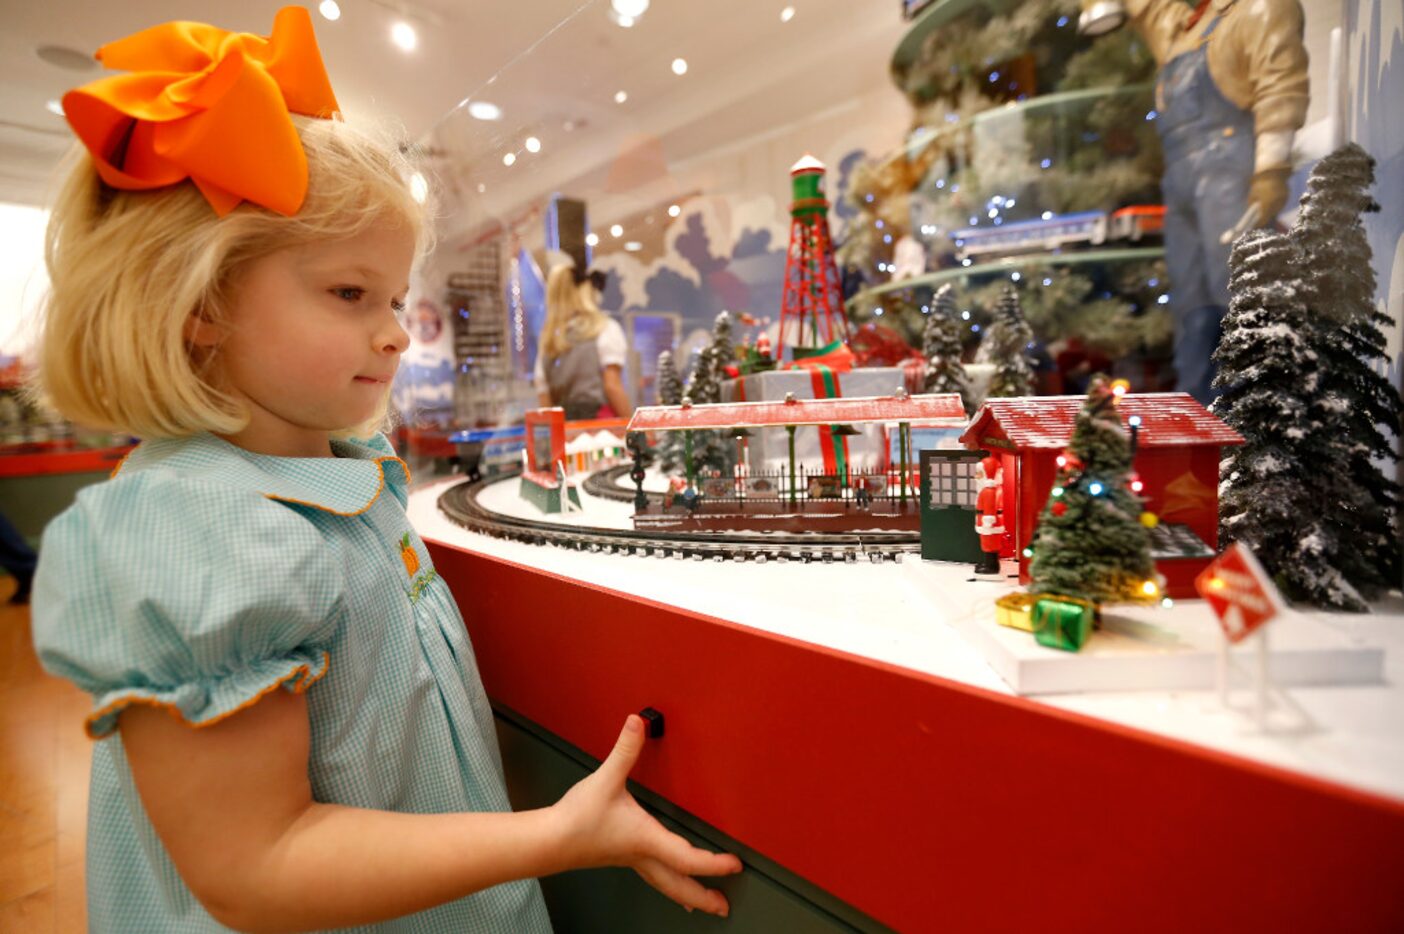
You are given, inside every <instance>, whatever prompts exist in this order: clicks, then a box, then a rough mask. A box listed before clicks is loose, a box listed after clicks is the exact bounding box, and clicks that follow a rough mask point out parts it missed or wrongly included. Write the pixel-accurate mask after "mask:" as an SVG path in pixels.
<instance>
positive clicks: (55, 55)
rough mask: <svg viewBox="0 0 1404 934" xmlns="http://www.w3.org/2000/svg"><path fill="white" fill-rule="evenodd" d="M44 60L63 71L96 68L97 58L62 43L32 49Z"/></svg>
mask: <svg viewBox="0 0 1404 934" xmlns="http://www.w3.org/2000/svg"><path fill="white" fill-rule="evenodd" d="M34 54H35V55H38V56H39V57H40V58H42V59H43V60H44V61H46V62H48V63H49V64H50V65H53V66H54V67H55V68H62V69H64V70H65V71H92V70H93V69H95V68H97V66H98V62H97V59H96V58H94V57H93V56H92V54H91V53H88V52H80V51H78V50H77V49H70V48H68V47H67V46H64V45H41V46H39V48H37V49H35V50H34Z"/></svg>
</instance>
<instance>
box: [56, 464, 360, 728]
mask: <svg viewBox="0 0 1404 934" xmlns="http://www.w3.org/2000/svg"><path fill="white" fill-rule="evenodd" d="M344 581H345V571H344V566H343V563H342V561H341V558H340V556H339V554H338V553H337V551H336V548H335V546H333V545H332V544H331V543H329V542H328V541H327V539H325V538H324V537H323V536H322V534H321V533H320V532H318V530H317V529H316V527H314V526H313V525H312V524H311V523H310V522H309V521H308V520H307V519H305V518H303V516H301V515H300V514H299V513H298V512H297V511H296V510H295V509H292V508H290V507H288V506H285V505H283V504H281V503H278V502H275V501H273V500H270V499H268V498H266V497H264V496H262V495H261V494H259V493H257V492H253V491H249V490H237V489H229V488H227V487H225V486H223V485H221V484H216V483H213V482H210V481H208V480H205V481H202V480H199V479H187V478H184V477H181V476H179V475H173V474H172V473H171V472H169V471H159V470H152V471H138V472H134V473H133V474H131V475H128V476H119V477H117V478H116V479H113V480H110V481H108V482H106V483H103V484H99V485H97V486H94V487H89V488H87V489H85V490H83V491H82V492H80V493H79V495H78V499H77V502H76V503H74V505H73V506H71V507H70V508H69V509H68V510H67V511H66V512H64V513H63V514H62V515H60V516H59V517H58V518H56V519H55V520H54V521H53V522H52V523H50V525H49V527H48V528H47V529H46V530H45V532H44V538H43V544H42V547H41V549H40V561H39V569H38V572H37V574H36V576H35V590H34V597H33V621H34V623H33V625H34V643H35V648H36V650H37V652H38V655H39V659H40V661H41V663H42V664H43V666H44V667H45V669H47V670H48V671H49V672H50V673H51V674H54V675H57V676H59V677H62V678H66V679H67V680H69V681H72V682H73V683H74V684H76V685H78V687H80V688H82V689H83V690H84V691H87V692H88V693H89V694H92V695H93V710H92V712H91V713H90V714H89V716H88V718H87V730H88V735H89V736H92V737H93V738H95V739H97V738H102V737H104V736H107V735H109V734H110V733H111V732H112V731H113V730H114V729H116V726H117V717H118V715H119V714H120V713H121V712H122V710H123V709H124V708H126V707H128V706H130V705H131V704H149V705H153V706H159V707H164V708H166V709H167V710H169V711H170V712H171V713H173V714H175V715H177V716H179V717H180V718H182V719H183V720H185V721H186V722H187V723H189V724H191V725H193V726H208V725H211V724H213V723H216V722H218V721H219V720H221V719H223V718H224V717H227V716H229V715H230V714H232V713H235V712H236V711H238V710H240V709H242V708H244V707H246V706H249V705H251V704H253V703H255V702H256V701H257V700H258V699H260V698H261V697H263V696H264V695H265V694H267V693H268V692H270V691H273V690H275V689H277V688H279V687H282V688H284V689H287V690H292V691H297V692H301V691H305V690H306V689H307V688H308V687H309V686H310V685H311V684H312V683H313V682H315V681H316V680H317V679H319V678H321V677H322V676H323V675H324V674H325V673H326V672H327V670H328V663H329V657H328V650H329V646H330V644H331V641H332V637H333V634H334V632H335V630H336V626H337V625H338V623H339V620H340V617H341V615H342V606H343V592H344Z"/></svg>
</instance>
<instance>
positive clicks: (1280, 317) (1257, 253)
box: [1214, 230, 1365, 610]
mask: <svg viewBox="0 0 1404 934" xmlns="http://www.w3.org/2000/svg"><path fill="white" fill-rule="evenodd" d="M1301 265H1302V258H1301V252H1300V251H1299V250H1298V248H1297V245H1296V243H1295V242H1294V241H1293V240H1292V239H1291V238H1289V237H1287V236H1285V235H1283V234H1279V233H1274V232H1272V231H1269V230H1253V231H1249V232H1248V233H1246V234H1244V235H1243V236H1242V237H1241V238H1239V240H1238V242H1237V243H1235V244H1234V246H1233V252H1232V254H1231V255H1230V257H1229V292H1230V294H1231V296H1232V298H1231V300H1230V302H1229V309H1228V313H1227V314H1226V315H1225V316H1224V334H1223V338H1222V339H1221V340H1220V342H1219V349H1218V350H1217V351H1216V352H1215V354H1214V362H1215V363H1217V364H1218V368H1219V374H1218V377H1217V378H1216V379H1215V381H1214V386H1215V387H1216V388H1217V389H1219V391H1220V396H1219V398H1218V400H1217V401H1216V402H1215V403H1214V412H1215V414H1217V415H1218V416H1219V417H1220V418H1222V419H1223V420H1224V421H1225V422H1226V423H1227V424H1228V425H1229V426H1230V427H1232V428H1233V429H1234V430H1235V431H1237V432H1238V433H1239V434H1241V435H1242V436H1243V439H1244V443H1243V445H1242V446H1241V447H1237V448H1229V449H1227V451H1228V453H1227V454H1226V456H1225V457H1224V460H1223V462H1222V464H1221V466H1220V480H1219V522H1220V526H1221V536H1222V538H1223V539H1224V540H1225V541H1226V542H1229V541H1237V542H1242V543H1243V544H1245V545H1247V546H1248V547H1249V548H1251V549H1252V550H1253V553H1254V554H1255V555H1257V557H1258V560H1259V561H1260V562H1261V563H1262V565H1263V567H1264V568H1265V569H1267V571H1268V573H1269V574H1271V575H1272V576H1273V578H1274V580H1275V581H1276V582H1277V586H1278V587H1279V588H1281V590H1282V592H1283V593H1284V594H1286V595H1287V596H1288V597H1289V598H1291V599H1293V600H1302V601H1306V602H1309V603H1314V604H1317V605H1320V606H1329V607H1335V608H1339V609H1350V610H1361V609H1364V608H1365V604H1364V602H1363V601H1362V600H1361V599H1360V596H1359V594H1358V593H1357V592H1356V590H1355V588H1354V587H1353V586H1352V585H1351V584H1350V582H1349V581H1348V580H1346V578H1345V576H1344V575H1343V574H1341V572H1340V571H1339V570H1337V567H1338V564H1339V555H1340V552H1341V548H1342V545H1343V544H1344V543H1343V541H1342V539H1341V537H1340V535H1339V532H1338V530H1337V529H1336V528H1335V527H1334V524H1333V523H1332V522H1330V521H1329V520H1328V518H1327V516H1328V514H1329V512H1330V510H1329V509H1325V510H1323V509H1322V508H1321V503H1322V501H1321V500H1319V499H1318V498H1317V497H1318V495H1319V493H1320V492H1321V491H1320V490H1319V485H1318V484H1317V482H1316V481H1315V479H1314V475H1315V474H1317V473H1325V474H1327V475H1329V476H1334V477H1337V478H1338V480H1339V477H1340V474H1341V473H1342V472H1343V468H1345V467H1346V459H1345V458H1344V457H1343V456H1342V455H1343V453H1344V452H1343V451H1341V450H1340V449H1339V448H1338V447H1337V445H1336V437H1335V431H1334V430H1333V429H1332V428H1330V427H1329V426H1323V424H1322V421H1321V412H1322V406H1323V400H1324V395H1323V392H1324V383H1325V375H1326V374H1325V373H1324V371H1323V370H1322V368H1321V363H1322V361H1321V358H1320V356H1319V355H1318V354H1317V352H1316V351H1315V350H1313V349H1312V346H1311V343H1310V342H1309V337H1310V335H1311V334H1312V333H1313V329H1312V327H1311V326H1310V325H1309V315H1308V312H1307V308H1306V304H1305V303H1304V302H1303V300H1302V286H1301V278H1300V276H1301Z"/></svg>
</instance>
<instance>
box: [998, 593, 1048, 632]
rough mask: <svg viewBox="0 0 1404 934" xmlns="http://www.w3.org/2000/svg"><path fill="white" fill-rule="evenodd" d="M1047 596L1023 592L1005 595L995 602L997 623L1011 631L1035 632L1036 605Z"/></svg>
mask: <svg viewBox="0 0 1404 934" xmlns="http://www.w3.org/2000/svg"><path fill="white" fill-rule="evenodd" d="M1045 596H1047V594H1041V593H1025V592H1023V591H1018V592H1016V593H1007V594H1005V595H1004V596H1002V597H1000V598H999V599H998V600H996V601H995V622H997V623H999V624H1000V625H1001V626H1008V627H1009V628H1010V629H1022V630H1024V632H1033V608H1034V604H1035V603H1037V602H1038V601H1039V600H1042V599H1043V598H1044V597H1045Z"/></svg>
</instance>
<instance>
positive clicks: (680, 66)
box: [673, 58, 687, 75]
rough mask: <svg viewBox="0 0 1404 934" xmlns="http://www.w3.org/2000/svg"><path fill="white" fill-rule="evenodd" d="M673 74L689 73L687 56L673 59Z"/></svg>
mask: <svg viewBox="0 0 1404 934" xmlns="http://www.w3.org/2000/svg"><path fill="white" fill-rule="evenodd" d="M673 74H675V75H685V74H687V59H685V58H675V59H673Z"/></svg>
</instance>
